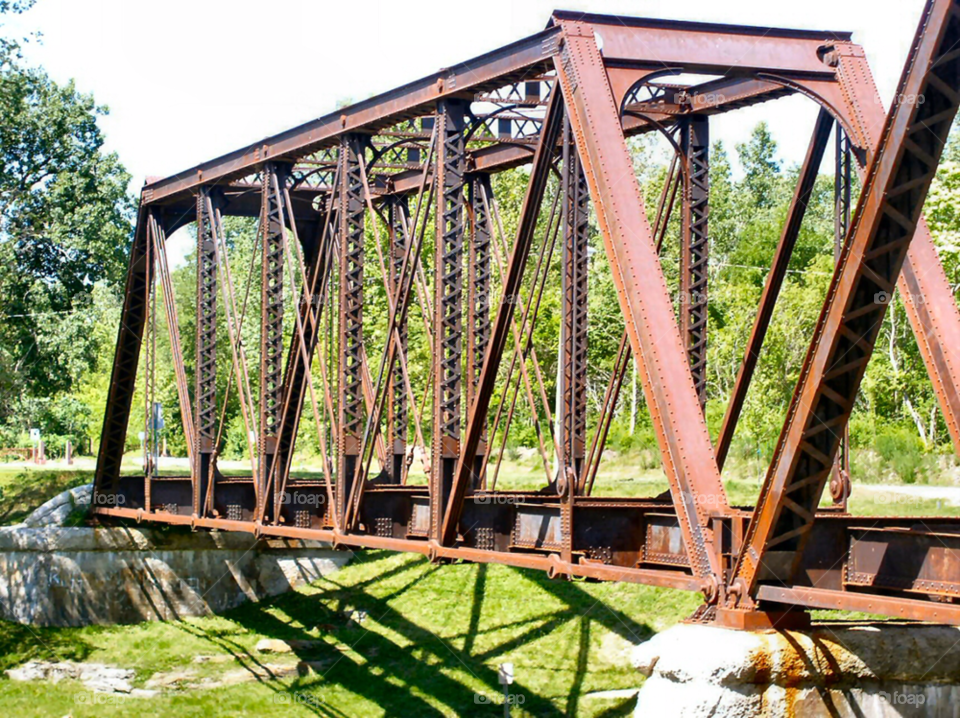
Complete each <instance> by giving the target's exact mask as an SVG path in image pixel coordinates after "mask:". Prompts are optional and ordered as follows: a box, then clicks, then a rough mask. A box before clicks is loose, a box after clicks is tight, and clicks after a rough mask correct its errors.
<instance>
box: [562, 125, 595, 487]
mask: <svg viewBox="0 0 960 718" xmlns="http://www.w3.org/2000/svg"><path fill="white" fill-rule="evenodd" d="M561 181H562V188H561V192H562V196H563V212H562V216H563V220H562V221H563V255H562V257H561V262H560V264H561V266H562V267H563V270H562V278H561V285H560V292H561V295H562V298H563V322H562V323H561V325H560V357H559V359H558V364H559V371H558V376H559V382H558V388H557V394H558V396H559V400H558V402H557V414H558V416H557V425H558V427H559V431H558V432H557V433H558V436H557V442H558V444H559V446H560V447H561V451H560V452H559V453H560V455H561V457H562V461H561V466H562V467H565V468H566V469H568V470H569V471H570V472H571V473H572V476H573V479H574V482H573V486H575V487H578V486H579V485H580V483H581V482H580V478H581V474H582V471H583V459H584V455H585V449H586V443H587V343H588V337H587V300H588V297H587V292H588V286H589V276H588V270H589V257H588V249H589V245H590V235H589V230H590V225H589V219H590V215H589V200H590V192H589V189H588V188H587V178H586V175H585V174H584V173H583V167H582V166H581V164H580V158H579V156H578V155H577V146H576V144H575V143H574V141H573V135H572V132H571V129H570V121H569V119H568V120H566V121H565V122H564V125H563V168H562V177H561Z"/></svg>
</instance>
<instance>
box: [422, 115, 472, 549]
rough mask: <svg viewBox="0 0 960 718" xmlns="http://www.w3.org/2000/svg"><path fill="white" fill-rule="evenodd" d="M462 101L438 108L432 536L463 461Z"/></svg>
mask: <svg viewBox="0 0 960 718" xmlns="http://www.w3.org/2000/svg"><path fill="white" fill-rule="evenodd" d="M466 109H467V106H466V103H464V102H463V101H462V100H443V101H441V102H440V103H439V105H438V107H437V119H436V121H437V150H438V152H437V164H436V167H437V169H436V182H437V207H436V222H437V230H436V239H435V244H436V250H435V255H434V271H435V279H434V292H435V297H434V305H433V306H434V313H435V320H434V337H433V339H434V349H433V371H434V380H433V395H434V399H433V436H432V444H433V447H432V454H433V458H432V461H431V462H430V465H431V467H432V468H433V471H432V472H431V476H430V482H431V487H430V497H431V501H430V516H431V523H430V525H431V536H432V537H434V538H437V537H438V536H439V535H440V530H441V522H442V520H443V507H445V506H446V505H447V499H448V497H449V495H450V488H451V486H452V484H453V474H454V471H455V470H456V467H457V458H458V457H459V456H460V400H461V392H462V387H461V381H460V380H461V373H462V361H463V229H464V227H463V224H464V222H463V181H464V169H465V167H464V139H463V129H464V115H465V113H466Z"/></svg>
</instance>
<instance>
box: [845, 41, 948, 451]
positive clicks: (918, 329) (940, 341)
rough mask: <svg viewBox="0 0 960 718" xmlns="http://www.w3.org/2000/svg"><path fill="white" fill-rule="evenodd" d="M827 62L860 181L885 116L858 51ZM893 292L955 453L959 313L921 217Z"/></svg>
mask: <svg viewBox="0 0 960 718" xmlns="http://www.w3.org/2000/svg"><path fill="white" fill-rule="evenodd" d="M831 58H832V59H831V62H833V63H834V64H835V65H836V69H837V81H838V83H839V84H840V86H841V88H842V90H843V97H844V99H845V102H846V105H847V107H846V108H845V109H846V113H847V114H848V115H849V116H850V124H851V125H853V126H854V129H855V130H856V136H855V137H858V138H859V142H860V147H861V151H860V152H859V153H857V155H856V156H857V160H858V163H859V170H860V173H861V179H862V178H863V173H864V172H865V171H866V158H872V157H873V156H874V155H875V153H876V148H877V143H878V142H879V139H880V131H881V130H882V129H883V123H884V119H885V117H886V114H887V113H886V110H885V109H884V106H883V103H882V102H881V101H880V95H879V93H878V92H877V88H876V85H875V84H874V81H873V76H872V75H871V73H870V68H869V66H868V65H867V61H866V58H865V57H864V53H863V49H862V48H860V47H858V46H856V45H851V44H849V43H839V44H838V45H837V47H836V48H835V49H834V51H833V52H832V53H831ZM851 139H854V137H851ZM897 290H898V291H899V293H900V297H901V298H902V299H903V305H904V308H905V309H906V311H907V318H908V320H909V321H910V326H911V328H912V329H913V333H914V336H915V337H916V339H917V346H918V347H919V349H920V355H921V356H922V357H923V361H924V364H925V365H926V367H927V373H928V374H929V375H930V378H931V381H932V382H933V388H934V391H935V393H936V395H937V399H938V401H939V404H940V409H941V411H942V412H943V418H944V421H945V423H946V425H947V430H948V431H949V432H950V437H951V439H952V440H953V447H954V451H955V452H956V453H957V454H958V455H960V312H958V310H957V302H956V298H955V296H954V293H953V288H952V287H951V286H950V282H949V280H948V279H947V275H946V272H944V270H943V265H942V264H941V262H940V257H939V255H938V254H937V249H936V246H935V245H934V243H933V238H932V237H931V236H930V230H929V228H928V227H927V223H926V220H924V219H923V218H921V219H920V221H919V222H918V223H917V229H916V231H915V232H914V238H913V241H912V242H911V243H910V248H909V249H908V250H907V257H906V259H905V260H904V263H903V269H902V270H901V272H900V277H899V279H898V281H897Z"/></svg>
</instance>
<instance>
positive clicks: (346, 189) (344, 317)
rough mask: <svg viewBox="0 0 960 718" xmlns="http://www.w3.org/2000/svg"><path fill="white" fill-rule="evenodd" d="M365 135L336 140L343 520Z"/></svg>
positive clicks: (353, 465) (357, 407) (354, 409)
mask: <svg viewBox="0 0 960 718" xmlns="http://www.w3.org/2000/svg"><path fill="white" fill-rule="evenodd" d="M364 142H365V138H364V137H362V136H358V135H346V136H344V138H343V139H342V141H341V143H340V182H341V185H340V188H339V193H340V194H339V199H340V206H339V208H338V209H337V219H338V222H339V226H338V238H339V247H340V258H339V272H340V281H339V282H338V286H339V292H340V297H339V301H338V307H339V332H338V334H339V373H338V378H339V384H340V391H339V395H338V401H339V407H340V416H339V417H338V420H337V424H338V429H339V436H338V439H337V443H338V446H337V448H338V454H339V469H338V474H337V506H336V511H337V512H338V514H339V515H340V518H341V521H343V520H345V515H346V510H347V503H348V500H349V496H350V494H351V492H352V490H353V484H354V480H355V478H356V473H357V463H358V462H359V458H360V442H361V436H362V432H363V423H364V397H363V369H362V365H363V359H362V356H361V354H362V350H363V278H364V271H363V265H364V231H363V225H364V211H365V208H364V203H363V182H362V178H361V174H360V172H361V170H360V155H361V154H362V153H363V152H364V150H365V146H364Z"/></svg>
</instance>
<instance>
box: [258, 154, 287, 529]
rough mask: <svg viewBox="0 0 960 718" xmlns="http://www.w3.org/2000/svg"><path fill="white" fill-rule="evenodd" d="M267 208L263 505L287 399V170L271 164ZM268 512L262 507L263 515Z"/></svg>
mask: <svg viewBox="0 0 960 718" xmlns="http://www.w3.org/2000/svg"><path fill="white" fill-rule="evenodd" d="M262 176H263V199H262V201H263V204H262V209H261V215H260V221H261V231H262V233H263V238H262V248H263V258H262V261H261V269H260V271H261V274H260V281H261V287H260V302H261V304H260V437H259V439H260V446H259V456H260V464H259V473H260V476H259V482H260V489H261V491H260V496H261V501H263V502H265V504H264V505H265V506H269V505H270V501H269V500H268V499H267V497H266V490H267V482H268V480H269V477H270V475H271V472H272V471H273V462H274V460H275V459H276V455H277V433H278V431H279V429H280V417H281V409H282V407H281V404H282V399H283V263H284V250H283V232H284V227H283V222H284V215H283V194H282V192H279V191H277V187H283V186H284V184H285V183H286V180H287V168H286V167H285V166H283V165H278V164H275V163H268V164H266V165H264V167H263V172H262ZM263 510H264V509H263V508H262V507H261V511H263Z"/></svg>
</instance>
